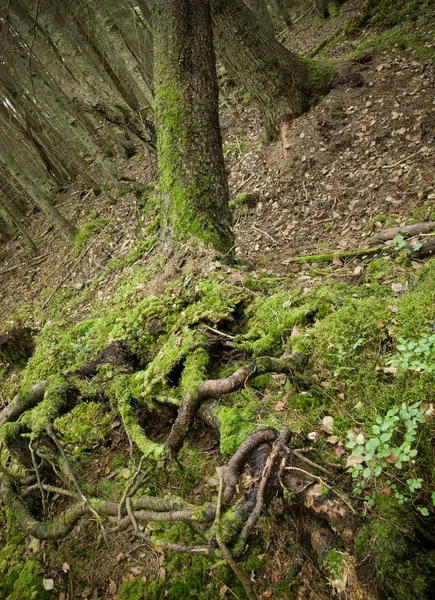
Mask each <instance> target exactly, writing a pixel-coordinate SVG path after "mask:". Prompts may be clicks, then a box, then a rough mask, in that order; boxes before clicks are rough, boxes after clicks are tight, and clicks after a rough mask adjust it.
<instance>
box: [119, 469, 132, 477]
mask: <svg viewBox="0 0 435 600" xmlns="http://www.w3.org/2000/svg"><path fill="white" fill-rule="evenodd" d="M121 473H122V476H123V477H124V479H128V478H129V477H130V469H122V471H121Z"/></svg>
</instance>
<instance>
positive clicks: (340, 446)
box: [334, 444, 346, 458]
mask: <svg viewBox="0 0 435 600" xmlns="http://www.w3.org/2000/svg"><path fill="white" fill-rule="evenodd" d="M334 454H335V456H336V457H337V458H341V457H342V456H343V454H346V450H345V449H344V446H343V444H338V446H335V448H334Z"/></svg>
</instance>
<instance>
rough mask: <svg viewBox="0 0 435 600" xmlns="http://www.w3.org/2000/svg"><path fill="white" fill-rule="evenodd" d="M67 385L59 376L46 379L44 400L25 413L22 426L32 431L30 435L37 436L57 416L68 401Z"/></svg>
mask: <svg viewBox="0 0 435 600" xmlns="http://www.w3.org/2000/svg"><path fill="white" fill-rule="evenodd" d="M67 393H68V384H67V382H66V381H65V379H64V377H62V376H61V375H52V376H51V377H50V378H49V379H48V385H47V388H46V390H45V394H44V399H43V400H42V402H40V403H39V404H38V405H37V406H36V407H35V408H33V409H32V410H30V411H29V412H27V413H25V414H24V416H23V418H22V423H23V425H25V426H27V427H29V429H31V430H32V435H34V436H38V435H39V434H41V433H42V432H43V431H45V429H46V427H47V426H48V425H51V424H52V423H53V421H54V420H55V419H56V418H57V417H58V416H59V413H60V411H61V410H62V408H63V407H64V406H65V405H66V404H67V401H68V396H67Z"/></svg>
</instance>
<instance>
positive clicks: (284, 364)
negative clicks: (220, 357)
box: [165, 352, 304, 453]
mask: <svg viewBox="0 0 435 600" xmlns="http://www.w3.org/2000/svg"><path fill="white" fill-rule="evenodd" d="M303 360H304V357H303V356H302V354H300V353H299V352H293V353H292V354H291V355H290V356H289V357H288V358H281V359H280V358H270V357H264V358H259V359H258V360H257V361H256V362H255V363H251V364H249V365H245V366H244V367H241V368H240V369H238V370H237V371H236V372H235V373H233V374H232V375H229V376H228V377H224V378H223V379H211V380H209V381H204V382H203V383H201V384H200V386H199V387H198V389H197V390H195V391H193V392H191V393H187V394H186V396H185V397H184V400H183V404H182V406H181V408H180V410H179V413H178V417H177V419H176V421H175V423H174V425H173V426H172V430H171V433H170V434H169V436H168V439H167V440H166V442H165V446H166V448H167V449H168V450H169V452H171V453H173V452H177V451H178V450H179V449H180V448H181V445H182V444H183V441H184V439H185V437H186V435H187V433H188V431H189V429H190V427H191V426H192V423H193V420H194V418H195V415H196V413H197V411H198V407H199V405H200V403H201V402H202V401H203V400H205V399H206V398H217V397H219V396H222V395H224V394H230V393H231V392H234V391H236V390H239V389H240V388H242V387H244V386H245V385H246V383H247V382H248V381H249V380H250V379H253V378H254V377H258V375H264V374H265V373H292V372H294V371H295V370H296V369H297V368H298V367H299V366H300V365H301V364H302V363H303Z"/></svg>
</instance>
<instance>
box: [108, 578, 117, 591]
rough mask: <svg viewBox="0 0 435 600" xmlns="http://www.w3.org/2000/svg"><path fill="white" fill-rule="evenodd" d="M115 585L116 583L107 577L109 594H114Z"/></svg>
mask: <svg viewBox="0 0 435 600" xmlns="http://www.w3.org/2000/svg"><path fill="white" fill-rule="evenodd" d="M116 587H117V586H116V583H115V582H114V581H113V579H109V587H108V588H107V591H108V592H109V594H112V595H113V594H116Z"/></svg>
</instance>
